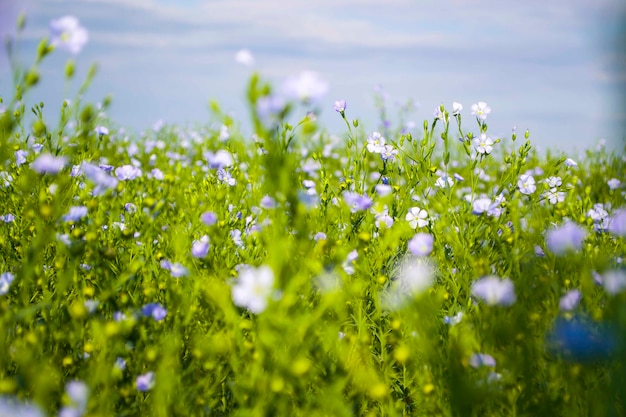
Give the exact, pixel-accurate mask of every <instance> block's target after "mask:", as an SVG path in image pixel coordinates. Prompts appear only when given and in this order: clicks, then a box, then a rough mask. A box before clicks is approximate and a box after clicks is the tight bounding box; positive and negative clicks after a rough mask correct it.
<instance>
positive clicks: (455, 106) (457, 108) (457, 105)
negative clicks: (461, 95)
mask: <svg viewBox="0 0 626 417" xmlns="http://www.w3.org/2000/svg"><path fill="white" fill-rule="evenodd" d="M461 110H463V105H462V104H461V103H457V102H456V101H455V102H454V103H452V115H453V116H456V115H457V114H461Z"/></svg>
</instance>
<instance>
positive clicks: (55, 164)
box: [30, 153, 67, 174]
mask: <svg viewBox="0 0 626 417" xmlns="http://www.w3.org/2000/svg"><path fill="white" fill-rule="evenodd" d="M65 164H67V158H66V157H64V156H53V155H50V154H47V153H46V154H43V155H40V156H39V157H37V159H35V160H34V161H33V163H32V164H31V165H30V167H31V168H32V169H33V170H35V171H37V172H38V173H40V174H58V173H59V172H61V170H63V168H65Z"/></svg>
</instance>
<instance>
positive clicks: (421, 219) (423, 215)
mask: <svg viewBox="0 0 626 417" xmlns="http://www.w3.org/2000/svg"><path fill="white" fill-rule="evenodd" d="M405 220H406V221H407V222H409V226H411V228H412V229H417V228H418V227H419V228H422V227H426V226H428V223H429V219H428V212H427V211H426V210H423V209H420V208H419V207H411V208H410V209H409V212H408V213H407V214H406V217H405Z"/></svg>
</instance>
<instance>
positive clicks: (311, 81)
mask: <svg viewBox="0 0 626 417" xmlns="http://www.w3.org/2000/svg"><path fill="white" fill-rule="evenodd" d="M282 91H283V94H284V95H285V96H286V97H287V98H289V99H292V100H299V101H302V102H305V103H312V104H314V103H316V102H318V101H319V100H321V99H322V97H324V95H326V92H327V91H328V83H327V82H325V81H323V80H322V79H321V78H320V77H319V75H318V74H317V73H316V72H313V71H304V72H302V73H300V74H299V75H297V76H293V77H289V78H287V79H286V80H285V81H284V83H283V87H282Z"/></svg>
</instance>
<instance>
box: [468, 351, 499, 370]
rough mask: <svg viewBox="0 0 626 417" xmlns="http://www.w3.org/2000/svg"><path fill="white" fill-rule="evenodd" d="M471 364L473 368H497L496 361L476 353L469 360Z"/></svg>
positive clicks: (483, 354)
mask: <svg viewBox="0 0 626 417" xmlns="http://www.w3.org/2000/svg"><path fill="white" fill-rule="evenodd" d="M469 364H470V366H471V367H472V368H482V367H483V366H487V367H490V368H495V367H496V360H495V359H494V357H493V356H491V355H488V354H486V353H474V354H473V355H472V356H471V357H470V359H469Z"/></svg>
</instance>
